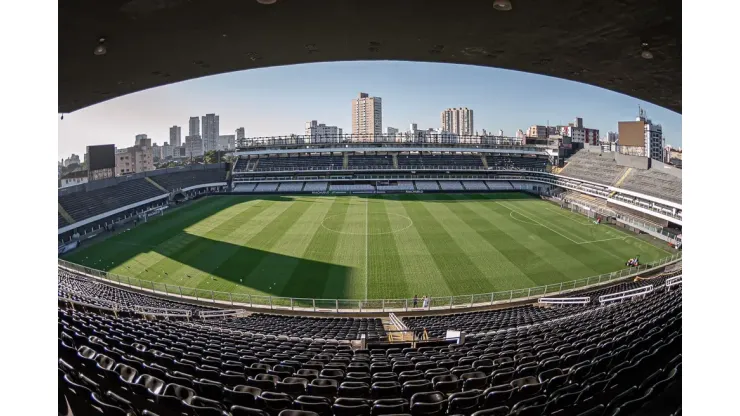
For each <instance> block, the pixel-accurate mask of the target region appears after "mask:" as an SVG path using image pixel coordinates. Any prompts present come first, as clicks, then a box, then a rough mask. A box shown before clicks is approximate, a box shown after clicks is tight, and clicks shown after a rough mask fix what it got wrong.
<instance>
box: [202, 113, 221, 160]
mask: <svg viewBox="0 0 740 416" xmlns="http://www.w3.org/2000/svg"><path fill="white" fill-rule="evenodd" d="M201 124H202V125H203V134H202V138H203V151H204V152H207V151H209V150H217V149H218V136H219V133H218V125H219V121H218V116H217V115H216V114H206V115H205V116H203V117H202V118H201Z"/></svg>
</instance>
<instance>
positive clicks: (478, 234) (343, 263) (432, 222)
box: [64, 193, 673, 299]
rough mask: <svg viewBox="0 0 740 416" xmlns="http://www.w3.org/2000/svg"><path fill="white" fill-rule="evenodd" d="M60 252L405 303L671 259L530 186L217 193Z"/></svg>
mask: <svg viewBox="0 0 740 416" xmlns="http://www.w3.org/2000/svg"><path fill="white" fill-rule="evenodd" d="M174 211H175V212H171V213H167V214H165V215H163V216H159V217H154V218H150V219H149V221H148V222H147V223H143V224H139V225H138V226H136V227H132V228H131V229H130V230H127V231H125V232H121V233H120V234H118V235H116V236H112V237H110V238H107V239H105V240H103V241H100V242H90V243H86V244H89V245H83V247H81V248H80V249H78V250H76V251H74V252H72V253H70V254H69V255H67V256H65V257H64V259H65V260H68V261H71V262H74V263H78V264H82V265H85V266H89V267H93V268H96V269H100V270H106V271H110V272H113V273H116V274H119V275H123V276H130V277H136V278H139V279H143V280H150V281H154V282H159V283H166V284H167V285H175V286H183V287H190V288H199V289H205V290H214V291H224V292H235V293H244V294H247V293H248V294H253V295H271V296H286V297H301V298H321V299H379V298H385V299H400V298H409V297H413V296H414V295H418V296H419V298H421V297H422V296H423V295H427V296H451V295H464V294H475V293H487V292H494V291H505V290H511V289H523V288H529V287H535V286H542V285H547V284H553V283H560V282H567V281H571V280H574V279H579V278H584V277H588V276H595V275H599V274H602V273H608V272H612V271H615V270H619V269H622V268H624V267H625V261H626V260H627V259H629V258H631V257H634V256H635V255H639V256H640V260H641V262H643V263H650V262H652V261H654V260H657V259H660V258H664V257H667V256H670V255H671V254H673V253H671V252H669V251H668V247H667V246H662V245H655V244H652V243H650V242H648V241H645V240H643V239H640V238H637V237H635V236H634V235H633V234H630V233H627V232H624V231H621V230H618V229H616V228H615V227H613V226H608V225H603V224H602V225H596V224H594V223H593V222H592V221H591V220H589V219H588V218H586V217H584V216H582V215H578V214H574V213H571V212H569V211H566V210H563V209H560V208H559V207H558V206H557V205H555V204H553V203H550V202H546V201H543V200H540V199H537V198H534V197H531V196H529V195H526V194H522V193H494V194H389V195H372V196H277V195H276V196H235V195H234V196H215V197H208V198H204V199H201V200H199V201H196V202H193V203H191V204H189V205H186V206H184V207H182V208H176V209H175V210H174Z"/></svg>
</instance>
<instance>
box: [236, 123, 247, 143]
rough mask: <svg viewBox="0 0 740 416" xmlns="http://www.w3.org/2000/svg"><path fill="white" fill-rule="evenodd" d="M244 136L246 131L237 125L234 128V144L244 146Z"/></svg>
mask: <svg viewBox="0 0 740 416" xmlns="http://www.w3.org/2000/svg"><path fill="white" fill-rule="evenodd" d="M245 138H246V132H245V131H244V127H239V128H238V129H236V145H237V146H244V145H245V143H242V142H244V139H245Z"/></svg>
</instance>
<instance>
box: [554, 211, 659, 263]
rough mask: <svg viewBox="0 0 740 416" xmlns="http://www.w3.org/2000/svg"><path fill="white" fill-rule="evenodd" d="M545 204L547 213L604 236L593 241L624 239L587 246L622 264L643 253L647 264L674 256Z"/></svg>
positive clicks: (608, 227)
mask: <svg viewBox="0 0 740 416" xmlns="http://www.w3.org/2000/svg"><path fill="white" fill-rule="evenodd" d="M544 204H546V205H547V207H546V211H548V213H549V214H551V215H556V216H560V217H562V218H564V219H567V220H571V221H573V222H575V223H581V224H584V225H586V224H590V227H591V228H592V229H594V230H597V231H599V232H600V233H601V235H603V236H602V237H600V238H594V239H593V240H600V239H605V238H615V237H620V238H624V239H625V240H624V241H623V242H621V241H620V242H619V244H613V243H615V242H617V241H598V242H593V243H589V244H586V245H589V246H591V245H593V246H594V247H599V248H600V249H601V250H602V251H603V252H606V253H609V254H610V255H612V256H616V257H617V259H618V261H620V263H623V262H624V261H626V259H627V258H631V257H634V256H635V254H636V253H637V254H640V253H642V254H641V258H643V260H644V261H645V262H651V261H655V260H658V259H661V258H663V257H666V256H668V255H671V254H673V253H671V252H669V251H667V250H664V249H661V248H659V247H656V246H654V245H653V244H650V243H649V242H647V241H642V240H640V239H639V238H637V237H636V236H634V235H632V234H629V233H627V232H625V231H622V230H620V229H619V228H617V227H616V226H612V225H607V224H600V225H595V224H593V220H591V219H589V218H586V217H584V216H583V215H581V214H577V213H574V212H571V211H568V210H565V209H562V208H560V207H558V206H557V205H555V204H552V203H548V202H544ZM625 256H626V257H625Z"/></svg>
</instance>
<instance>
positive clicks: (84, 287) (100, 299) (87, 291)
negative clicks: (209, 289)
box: [57, 268, 214, 312]
mask: <svg viewBox="0 0 740 416" xmlns="http://www.w3.org/2000/svg"><path fill="white" fill-rule="evenodd" d="M57 292H58V293H57V294H58V296H59V297H61V298H66V299H71V300H73V301H77V302H82V303H86V304H88V305H94V306H102V307H108V308H109V307H111V305H113V304H115V305H116V307H117V308H119V309H121V310H134V309H135V307H136V306H144V307H152V308H164V309H185V310H189V311H191V312H196V311H199V310H212V309H214V308H209V307H203V306H197V305H194V304H191V303H185V302H176V301H171V300H168V299H164V298H160V297H156V296H149V295H144V294H141V293H138V292H133V291H130V290H125V289H121V288H118V287H114V286H110V285H107V284H105V283H102V282H98V281H95V280H93V279H90V278H87V277H85V276H83V275H79V274H77V273H73V272H70V271H67V270H65V269H62V268H59V269H58V290H57Z"/></svg>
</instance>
